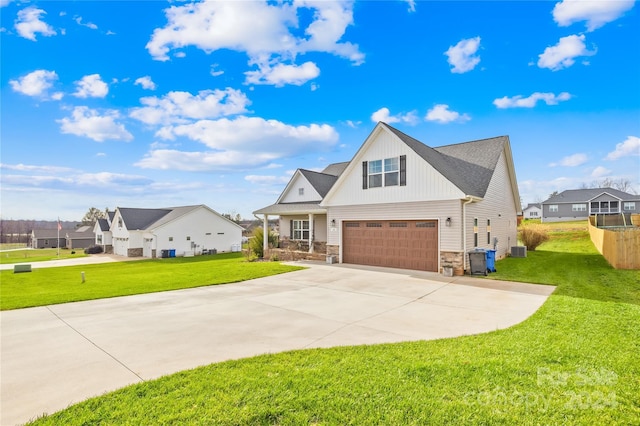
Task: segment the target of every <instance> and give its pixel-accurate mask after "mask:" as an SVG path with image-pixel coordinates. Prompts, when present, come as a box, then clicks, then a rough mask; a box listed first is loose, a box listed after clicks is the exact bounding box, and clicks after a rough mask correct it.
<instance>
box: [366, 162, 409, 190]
mask: <svg viewBox="0 0 640 426" xmlns="http://www.w3.org/2000/svg"><path fill="white" fill-rule="evenodd" d="M406 166H407V157H406V155H401V156H399V157H391V158H385V159H384V160H373V161H363V162H362V189H368V188H381V187H383V186H405V185H406V184H407V169H406Z"/></svg>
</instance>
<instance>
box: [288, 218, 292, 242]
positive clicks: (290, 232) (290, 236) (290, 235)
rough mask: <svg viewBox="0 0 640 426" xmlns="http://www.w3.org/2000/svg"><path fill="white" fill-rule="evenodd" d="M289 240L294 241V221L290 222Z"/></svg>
mask: <svg viewBox="0 0 640 426" xmlns="http://www.w3.org/2000/svg"><path fill="white" fill-rule="evenodd" d="M289 238H290V239H292V240H293V220H290V221H289Z"/></svg>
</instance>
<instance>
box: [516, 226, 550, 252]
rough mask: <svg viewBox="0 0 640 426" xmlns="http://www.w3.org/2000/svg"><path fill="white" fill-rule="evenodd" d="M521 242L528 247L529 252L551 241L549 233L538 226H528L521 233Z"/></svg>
mask: <svg viewBox="0 0 640 426" xmlns="http://www.w3.org/2000/svg"><path fill="white" fill-rule="evenodd" d="M519 234H520V235H519V237H520V241H522V244H524V245H525V246H527V250H530V251H534V250H535V249H536V247H538V246H539V245H540V244H542V243H544V242H545V241H548V240H549V235H548V234H547V231H546V230H545V229H543V228H540V227H537V226H527V227H524V228H522V229H521V230H520V232H519Z"/></svg>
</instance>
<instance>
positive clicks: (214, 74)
mask: <svg viewBox="0 0 640 426" xmlns="http://www.w3.org/2000/svg"><path fill="white" fill-rule="evenodd" d="M219 66H220V65H219V64H213V65H211V71H209V73H210V74H211V76H212V77H218V76H219V75H222V74H224V71H222V70H217V69H216V68H218V67H219Z"/></svg>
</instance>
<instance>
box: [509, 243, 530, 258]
mask: <svg viewBox="0 0 640 426" xmlns="http://www.w3.org/2000/svg"><path fill="white" fill-rule="evenodd" d="M511 257H527V248H526V247H525V246H514V247H511Z"/></svg>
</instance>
